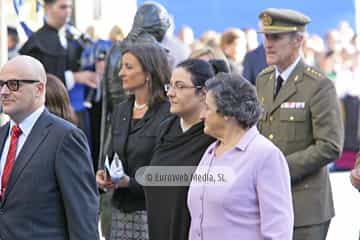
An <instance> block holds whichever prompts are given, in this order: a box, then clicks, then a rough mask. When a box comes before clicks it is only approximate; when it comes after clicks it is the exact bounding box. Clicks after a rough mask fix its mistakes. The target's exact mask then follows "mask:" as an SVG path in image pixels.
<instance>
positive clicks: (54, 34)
mask: <svg viewBox="0 0 360 240" xmlns="http://www.w3.org/2000/svg"><path fill="white" fill-rule="evenodd" d="M67 41H68V44H67V49H64V48H63V47H62V45H61V43H60V40H59V36H58V30H56V29H55V28H53V27H51V26H49V25H48V24H46V23H45V24H44V26H43V27H41V28H40V29H39V30H38V31H37V32H35V33H34V34H33V35H31V37H30V38H29V39H28V40H27V41H26V43H25V44H24V45H23V46H22V48H21V49H20V50H19V53H20V54H23V55H29V56H32V57H34V58H36V59H38V60H39V61H40V62H41V63H42V64H43V65H44V67H45V70H46V72H48V73H52V74H54V75H56V76H57V77H59V78H60V79H61V80H62V81H63V82H64V84H65V75H64V73H65V71H66V70H70V71H74V72H76V71H78V70H79V68H80V56H81V52H82V47H80V45H79V43H78V42H76V41H74V40H72V39H71V38H69V37H67Z"/></svg>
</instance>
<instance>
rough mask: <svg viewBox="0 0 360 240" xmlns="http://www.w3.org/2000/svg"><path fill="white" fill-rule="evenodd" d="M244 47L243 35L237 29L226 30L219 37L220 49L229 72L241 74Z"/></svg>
mask: <svg viewBox="0 0 360 240" xmlns="http://www.w3.org/2000/svg"><path fill="white" fill-rule="evenodd" d="M246 47H247V45H246V37H245V33H244V32H243V31H242V30H240V29H238V28H230V29H227V30H226V31H225V32H224V33H223V34H222V35H221V40H220V48H221V50H222V51H223V52H224V54H225V56H226V57H227V60H228V62H229V65H230V69H231V72H234V73H238V74H240V73H242V71H243V66H242V64H243V60H244V57H245V54H246V51H247V49H246Z"/></svg>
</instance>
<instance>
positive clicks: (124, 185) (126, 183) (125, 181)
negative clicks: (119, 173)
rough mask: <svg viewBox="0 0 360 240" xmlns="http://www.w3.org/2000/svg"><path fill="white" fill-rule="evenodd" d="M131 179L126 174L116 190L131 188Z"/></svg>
mask: <svg viewBox="0 0 360 240" xmlns="http://www.w3.org/2000/svg"><path fill="white" fill-rule="evenodd" d="M129 182H130V178H129V176H128V175H126V174H124V177H122V178H121V180H120V181H119V182H118V183H117V184H116V186H115V188H127V187H129Z"/></svg>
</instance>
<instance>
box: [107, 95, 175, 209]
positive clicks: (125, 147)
mask: <svg viewBox="0 0 360 240" xmlns="http://www.w3.org/2000/svg"><path fill="white" fill-rule="evenodd" d="M133 105H134V98H130V99H129V100H126V101H124V102H122V103H120V104H119V105H117V107H116V108H115V111H114V114H113V119H112V123H113V128H112V130H111V131H112V134H111V144H110V149H109V151H108V154H109V156H110V157H111V156H112V155H113V154H114V153H115V152H116V153H117V154H118V156H119V158H120V159H121V161H122V163H123V166H124V170H125V173H126V174H127V175H128V176H129V177H130V183H129V187H128V188H119V189H117V190H116V191H115V192H114V195H113V198H112V203H113V205H114V206H115V207H117V208H118V209H120V210H122V211H123V212H133V211H137V210H145V195H144V190H143V188H142V186H141V185H140V184H139V183H137V182H136V180H135V173H136V171H137V170H138V169H139V168H140V167H143V166H147V165H149V163H150V160H151V158H152V155H153V150H154V147H155V143H156V139H157V136H158V134H159V132H160V123H161V122H163V121H164V120H165V119H166V118H167V117H168V116H169V115H170V113H169V108H170V105H169V102H167V101H164V102H162V103H159V104H156V105H155V106H153V107H152V108H150V109H149V110H148V111H147V112H146V113H145V115H144V117H143V118H142V119H141V120H139V122H137V123H136V124H135V126H133V127H132V128H131V125H132V124H131V122H132V109H133Z"/></svg>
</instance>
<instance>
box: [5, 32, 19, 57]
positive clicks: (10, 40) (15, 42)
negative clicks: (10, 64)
mask: <svg viewBox="0 0 360 240" xmlns="http://www.w3.org/2000/svg"><path fill="white" fill-rule="evenodd" d="M7 49H8V60H10V59H12V58H13V57H15V56H16V55H18V54H19V34H18V32H17V30H16V28H14V27H7Z"/></svg>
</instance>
